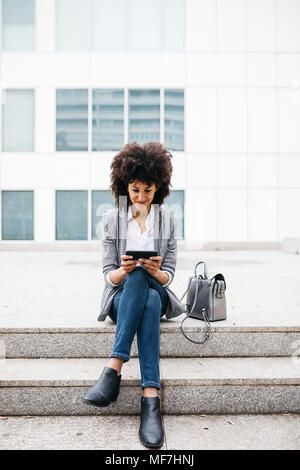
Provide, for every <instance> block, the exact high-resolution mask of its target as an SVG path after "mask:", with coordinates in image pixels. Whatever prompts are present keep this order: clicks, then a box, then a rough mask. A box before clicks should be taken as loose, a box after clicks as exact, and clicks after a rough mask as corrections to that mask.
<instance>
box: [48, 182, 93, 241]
mask: <svg viewBox="0 0 300 470" xmlns="http://www.w3.org/2000/svg"><path fill="white" fill-rule="evenodd" d="M87 215H88V214H87V191H56V237H55V239H56V240H87Z"/></svg>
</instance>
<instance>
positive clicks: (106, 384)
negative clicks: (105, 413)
mask: <svg viewBox="0 0 300 470" xmlns="http://www.w3.org/2000/svg"><path fill="white" fill-rule="evenodd" d="M121 377H122V376H121V375H118V372H117V371H116V370H115V369H112V368H111V367H104V369H103V371H102V374H101V375H100V378H99V379H98V380H97V382H96V383H95V385H94V386H93V387H92V388H91V389H90V390H88V392H87V393H86V394H85V395H84V397H83V398H82V400H83V401H84V402H85V403H88V404H89V405H94V406H100V407H103V406H108V405H110V403H112V402H113V401H116V399H117V398H118V395H119V392H120V381H121Z"/></svg>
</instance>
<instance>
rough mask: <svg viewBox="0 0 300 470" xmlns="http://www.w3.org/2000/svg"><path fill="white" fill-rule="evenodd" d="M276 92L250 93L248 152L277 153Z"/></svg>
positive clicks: (250, 91) (261, 91)
mask: <svg viewBox="0 0 300 470" xmlns="http://www.w3.org/2000/svg"><path fill="white" fill-rule="evenodd" d="M276 112H277V110H276V92H275V90H257V89H256V90H249V91H248V151H249V152H276V144H277V136H276Z"/></svg>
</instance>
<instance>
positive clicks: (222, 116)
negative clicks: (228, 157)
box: [217, 89, 247, 153]
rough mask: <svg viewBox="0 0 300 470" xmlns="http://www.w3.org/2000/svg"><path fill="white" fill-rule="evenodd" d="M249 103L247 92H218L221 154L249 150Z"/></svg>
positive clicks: (218, 138) (218, 136) (218, 137)
mask: <svg viewBox="0 0 300 470" xmlns="http://www.w3.org/2000/svg"><path fill="white" fill-rule="evenodd" d="M246 105H247V102H246V91H245V90H240V89H238V90H225V89H222V90H219V91H218V115H217V120H218V128H217V142H218V147H217V148H218V151H219V152H226V153H227V152H241V153H244V152H246V150H247V119H246V118H247V106H246Z"/></svg>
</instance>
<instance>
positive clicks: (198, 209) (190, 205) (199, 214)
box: [185, 189, 216, 248]
mask: <svg viewBox="0 0 300 470" xmlns="http://www.w3.org/2000/svg"><path fill="white" fill-rule="evenodd" d="M185 219H186V220H185V231H186V233H187V234H188V237H187V239H188V241H189V242H192V243H193V244H194V246H195V247H196V246H198V248H200V245H201V243H203V242H207V241H212V240H216V190H215V189H187V190H186V198H185ZM191 248H192V247H191Z"/></svg>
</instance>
